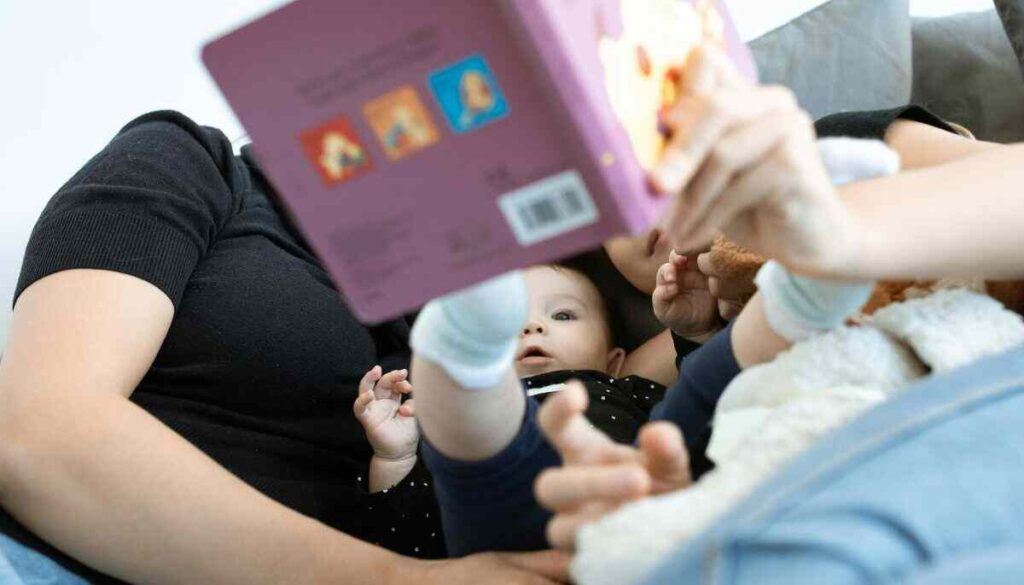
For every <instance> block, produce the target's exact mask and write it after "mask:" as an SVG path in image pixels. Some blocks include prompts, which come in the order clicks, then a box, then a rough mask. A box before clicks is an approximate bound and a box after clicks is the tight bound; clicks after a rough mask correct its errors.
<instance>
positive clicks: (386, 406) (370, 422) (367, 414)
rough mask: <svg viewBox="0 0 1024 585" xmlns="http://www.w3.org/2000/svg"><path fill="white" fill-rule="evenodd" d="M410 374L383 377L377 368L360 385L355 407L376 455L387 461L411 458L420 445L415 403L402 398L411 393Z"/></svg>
mask: <svg viewBox="0 0 1024 585" xmlns="http://www.w3.org/2000/svg"><path fill="white" fill-rule="evenodd" d="M408 375H409V372H408V371H407V370H392V371H390V372H388V373H387V374H384V373H383V371H382V370H381V367H380V366H374V367H373V369H371V370H370V371H369V372H366V375H364V376H363V379H362V380H361V381H360V382H359V396H358V397H356V401H355V403H354V404H353V405H352V410H353V411H354V412H355V415H356V419H357V420H358V421H359V423H360V424H362V425H363V430H364V431H365V432H366V439H367V440H368V441H369V442H370V445H371V446H372V447H373V452H374V454H375V455H377V456H378V457H381V458H383V459H385V460H390V461H396V460H403V459H406V458H408V457H411V456H413V455H415V454H416V446H417V444H418V443H419V439H420V433H419V429H417V428H416V419H415V418H414V414H415V411H414V407H413V401H412V400H407V401H405V402H404V403H403V402H402V396H403V395H405V394H409V393H410V392H412V384H410V383H409V382H408V381H407V380H406V378H407V377H408Z"/></svg>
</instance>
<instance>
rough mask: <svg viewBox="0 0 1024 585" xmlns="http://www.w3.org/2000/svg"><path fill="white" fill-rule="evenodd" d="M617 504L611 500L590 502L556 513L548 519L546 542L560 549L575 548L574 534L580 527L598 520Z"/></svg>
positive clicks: (613, 509)
mask: <svg viewBox="0 0 1024 585" xmlns="http://www.w3.org/2000/svg"><path fill="white" fill-rule="evenodd" d="M618 506H619V504H618V503H612V502H592V503H591V504H590V505H588V506H586V507H584V508H581V509H580V510H577V511H575V512H572V513H565V514H556V515H555V516H554V517H552V518H551V520H549V521H548V526H547V530H546V534H547V538H548V544H550V545H551V546H553V547H554V548H557V549H561V550H573V549H574V548H576V534H577V533H578V532H579V530H580V528H582V527H583V526H584V525H586V524H590V523H591V522H595V521H597V520H600V519H601V518H603V517H604V516H606V515H608V514H609V513H611V512H613V511H615V509H616V508H617V507H618Z"/></svg>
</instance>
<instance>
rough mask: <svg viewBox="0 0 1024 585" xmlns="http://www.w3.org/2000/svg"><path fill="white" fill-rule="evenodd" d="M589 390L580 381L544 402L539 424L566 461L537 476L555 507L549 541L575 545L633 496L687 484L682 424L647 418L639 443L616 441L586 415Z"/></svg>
mask: <svg viewBox="0 0 1024 585" xmlns="http://www.w3.org/2000/svg"><path fill="white" fill-rule="evenodd" d="M586 409H587V393H586V390H584V388H583V386H582V385H581V384H579V383H578V382H571V383H569V384H568V385H566V388H565V390H562V391H561V392H559V393H557V394H556V395H554V396H552V397H551V398H549V399H548V400H547V401H545V402H544V405H543V406H542V407H541V409H540V412H539V413H538V423H539V424H540V427H541V430H543V432H544V434H545V435H546V436H547V438H548V440H549V441H551V444H552V445H554V447H555V449H557V450H558V452H559V453H560V454H561V456H562V466H561V467H556V468H551V469H548V470H546V471H544V472H543V473H541V475H540V476H539V477H538V478H537V482H536V484H535V485H534V489H535V491H536V494H537V500H538V501H539V502H540V503H541V505H543V506H544V507H545V508H547V509H549V510H551V511H552V512H554V514H555V515H554V517H553V518H552V519H551V521H550V522H549V523H548V528H547V537H548V542H549V543H551V545H552V546H553V547H555V548H560V549H572V548H573V547H574V546H575V543H576V533H577V531H578V530H579V529H580V527H581V526H583V525H584V524H588V523H590V522H593V521H595V520H597V519H599V518H601V517H602V516H604V515H606V514H608V513H610V512H612V511H614V510H615V509H617V508H618V507H619V506H621V505H622V504H623V503H625V502H628V501H630V500H635V499H638V498H642V497H646V496H649V495H653V494H660V493H664V492H667V491H671V490H675V489H679V488H682V487H686V486H688V485H690V483H691V477H690V459H689V456H688V454H687V452H686V448H685V446H684V445H683V437H682V435H681V434H680V433H679V429H678V428H677V427H676V426H675V425H672V424H670V423H666V422H656V423H648V424H646V425H644V427H643V428H642V429H641V430H640V435H639V437H638V441H637V443H638V445H639V448H634V447H631V446H628V445H621V444H618V443H615V442H614V441H612V440H611V439H609V438H608V436H607V435H605V434H604V433H602V432H601V431H599V430H597V429H596V428H594V427H593V426H592V425H591V424H590V422H589V421H587V419H586V417H585V416H584V414H583V413H584V412H585V411H586Z"/></svg>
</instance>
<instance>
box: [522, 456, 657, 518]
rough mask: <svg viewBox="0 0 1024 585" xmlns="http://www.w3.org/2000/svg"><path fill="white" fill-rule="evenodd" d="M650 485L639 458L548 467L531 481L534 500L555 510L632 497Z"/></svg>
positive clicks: (648, 489)
mask: <svg viewBox="0 0 1024 585" xmlns="http://www.w3.org/2000/svg"><path fill="white" fill-rule="evenodd" d="M650 488H651V479H650V476H648V474H647V472H646V471H645V470H644V468H643V466H641V465H640V462H639V461H636V462H631V463H618V464H610V465H570V466H565V467H550V468H548V469H546V470H544V472H542V473H541V474H540V475H539V476H538V477H537V481H536V482H535V483H534V493H535V494H536V496H537V501H538V502H540V504H541V505H542V506H544V507H545V508H547V509H549V510H553V511H555V512H562V511H572V510H576V509H577V508H579V507H581V506H584V505H585V504H587V503H588V502H592V501H595V500H611V501H622V500H632V499H635V498H639V497H641V496H644V495H646V494H647V493H648V492H649V491H650Z"/></svg>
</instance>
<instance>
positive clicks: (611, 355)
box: [607, 347, 626, 378]
mask: <svg viewBox="0 0 1024 585" xmlns="http://www.w3.org/2000/svg"><path fill="white" fill-rule="evenodd" d="M607 361H608V369H607V371H608V375H609V376H611V377H613V378H618V377H619V374H620V373H621V372H622V364H624V363H626V350H624V349H622V348H621V347H613V348H612V349H611V351H609V352H608V360H607Z"/></svg>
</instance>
